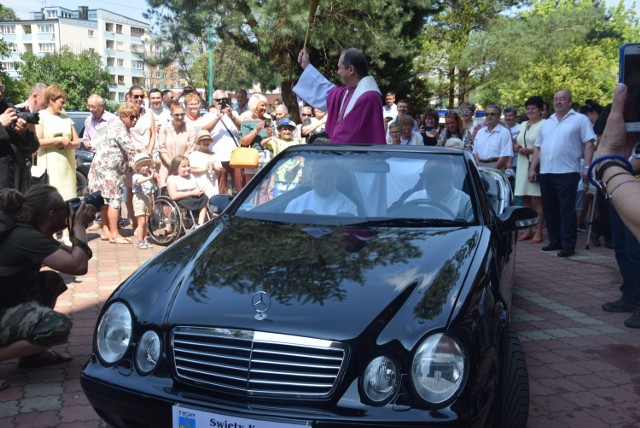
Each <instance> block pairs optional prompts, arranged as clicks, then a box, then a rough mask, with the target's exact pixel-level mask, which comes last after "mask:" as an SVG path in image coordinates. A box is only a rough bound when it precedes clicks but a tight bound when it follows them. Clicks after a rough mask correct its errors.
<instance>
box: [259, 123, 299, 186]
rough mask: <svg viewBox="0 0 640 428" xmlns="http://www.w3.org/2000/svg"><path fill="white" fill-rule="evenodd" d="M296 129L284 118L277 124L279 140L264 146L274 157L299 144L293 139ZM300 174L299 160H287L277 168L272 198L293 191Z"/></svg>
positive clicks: (276, 139) (273, 140) (294, 125)
mask: <svg viewBox="0 0 640 428" xmlns="http://www.w3.org/2000/svg"><path fill="white" fill-rule="evenodd" d="M295 129H296V124H295V123H293V122H292V121H291V119H289V118H287V117H285V118H284V119H282V120H280V122H279V123H278V134H279V135H280V138H275V139H272V140H270V141H268V142H267V143H266V144H265V146H266V147H267V148H268V149H269V150H271V151H273V155H274V156H276V155H277V154H279V153H280V152H281V151H283V150H284V149H286V148H287V147H289V146H295V145H298V144H300V141H298V140H294V139H293V131H294V130H295ZM299 172H300V159H299V158H298V159H289V160H287V161H286V162H285V163H284V164H283V165H282V166H280V167H279V168H278V170H277V171H276V173H275V176H274V177H275V178H274V179H273V185H270V186H269V187H270V188H273V192H272V193H273V197H274V198H275V197H277V196H279V195H281V194H282V193H284V192H286V191H287V190H290V189H293V188H295V187H296V186H297V185H298V181H299V178H300V177H299V176H298V173H299Z"/></svg>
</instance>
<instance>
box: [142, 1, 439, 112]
mask: <svg viewBox="0 0 640 428" xmlns="http://www.w3.org/2000/svg"><path fill="white" fill-rule="evenodd" d="M149 5H150V10H149V11H148V13H147V17H148V18H150V19H152V20H153V21H154V24H155V25H156V28H162V29H163V34H164V35H166V40H167V41H168V42H169V43H170V44H171V45H172V46H174V48H175V50H176V51H178V50H181V49H182V46H183V45H184V44H185V41H187V40H193V38H194V37H196V38H200V39H204V37H205V36H204V35H205V33H206V30H207V29H209V28H213V31H214V33H215V40H216V41H217V43H219V44H220V46H228V45H232V46H234V47H235V48H237V49H238V51H235V50H231V51H230V52H232V55H229V56H230V58H229V61H231V62H230V64H231V63H232V62H234V61H235V62H236V64H234V66H236V67H240V68H242V69H244V70H246V71H247V76H251V75H253V76H255V77H254V80H256V81H259V82H260V83H266V86H269V85H270V83H271V82H270V78H269V75H270V73H272V72H277V74H278V76H279V80H280V86H281V89H282V93H283V100H284V101H285V103H286V104H287V106H288V107H289V109H290V111H297V104H296V99H295V94H293V92H292V86H293V83H294V82H295V81H296V80H297V78H298V76H299V74H300V72H301V69H300V67H299V66H298V64H297V56H298V52H299V50H300V48H301V47H302V45H303V40H304V37H305V32H306V28H307V18H308V14H309V8H308V2H307V1H303V0H291V1H288V2H282V1H276V0H264V1H257V0H240V1H231V0H210V1H203V2H191V1H189V2H186V1H183V0H149ZM433 5H436V6H437V5H438V2H437V0H435V1H429V0H428V1H424V0H405V1H403V2H402V3H398V2H391V1H388V0H366V1H355V0H344V1H335V0H330V1H326V2H320V5H319V7H318V10H317V13H316V19H315V23H314V25H313V28H312V32H311V41H310V43H309V44H310V46H309V47H310V53H311V58H312V62H313V63H314V65H316V66H318V67H319V68H320V69H321V70H322V71H324V72H325V73H326V75H328V76H335V67H336V63H337V59H338V57H339V55H340V52H341V50H343V49H344V48H347V47H350V46H353V47H358V48H361V49H363V51H364V52H365V54H366V55H367V57H368V58H369V60H370V65H371V69H372V74H373V75H374V76H375V77H376V79H377V80H378V83H379V85H380V87H381V89H382V90H385V89H386V88H391V87H396V86H401V87H408V86H409V85H410V84H411V83H410V82H412V78H411V77H412V72H411V66H412V64H411V58H413V56H415V54H416V52H417V45H416V43H415V36H416V35H417V34H418V33H419V31H420V29H421V27H422V22H423V19H424V16H425V14H427V13H428V12H430V9H429V8H430V7H432V6H433ZM239 52H243V53H244V54H245V55H239ZM245 61H246V62H245ZM217 62H218V60H217V59H216V63H217ZM220 63H221V64H224V63H225V62H224V61H220ZM261 73H266V75H267V79H266V80H267V81H266V82H263V81H262V79H265V77H264V74H261ZM220 75H221V76H224V71H221V73H220ZM236 75H238V74H237V73H236ZM216 80H218V79H217V78H216ZM243 86H246V85H243ZM396 91H398V92H400V93H402V92H403V91H404V89H403V90H396Z"/></svg>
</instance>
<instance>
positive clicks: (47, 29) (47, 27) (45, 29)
mask: <svg viewBox="0 0 640 428" xmlns="http://www.w3.org/2000/svg"><path fill="white" fill-rule="evenodd" d="M53 31H54V26H53V24H38V33H53Z"/></svg>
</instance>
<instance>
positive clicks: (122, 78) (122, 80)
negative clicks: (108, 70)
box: [118, 75, 124, 85]
mask: <svg viewBox="0 0 640 428" xmlns="http://www.w3.org/2000/svg"><path fill="white" fill-rule="evenodd" d="M118 85H124V76H120V75H118Z"/></svg>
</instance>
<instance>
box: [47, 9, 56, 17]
mask: <svg viewBox="0 0 640 428" xmlns="http://www.w3.org/2000/svg"><path fill="white" fill-rule="evenodd" d="M56 12H57V11H55V10H48V11H47V18H57V17H58V14H57V13H56Z"/></svg>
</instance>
